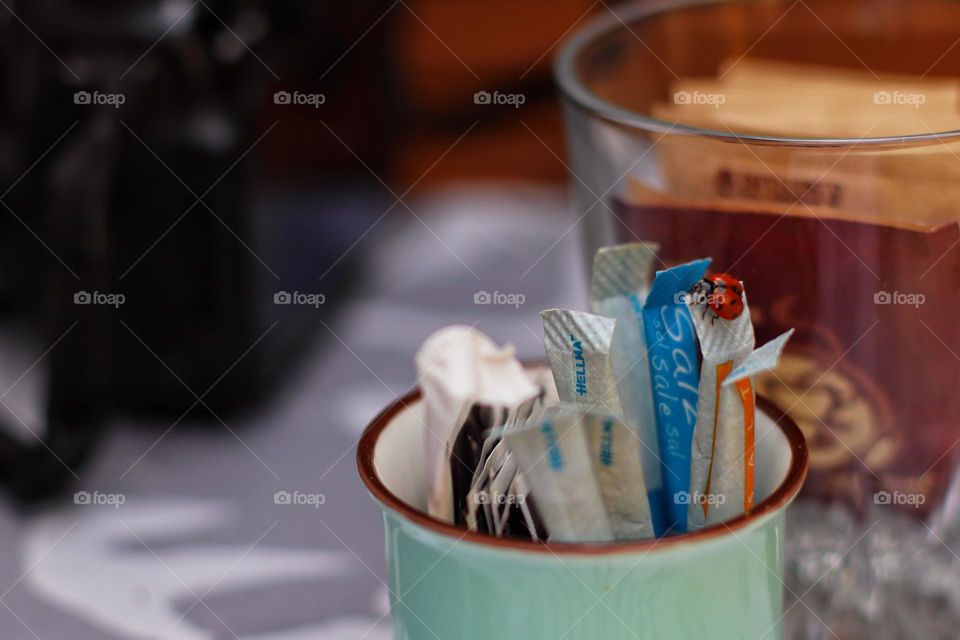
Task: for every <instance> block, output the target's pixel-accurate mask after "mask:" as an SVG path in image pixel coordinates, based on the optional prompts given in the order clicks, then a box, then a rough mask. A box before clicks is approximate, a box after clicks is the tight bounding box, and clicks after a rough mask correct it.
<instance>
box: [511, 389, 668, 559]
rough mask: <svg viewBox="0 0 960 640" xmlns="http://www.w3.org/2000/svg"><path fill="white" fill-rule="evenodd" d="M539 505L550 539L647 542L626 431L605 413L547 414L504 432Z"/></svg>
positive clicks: (563, 410)
mask: <svg viewBox="0 0 960 640" xmlns="http://www.w3.org/2000/svg"><path fill="white" fill-rule="evenodd" d="M503 437H504V441H505V442H506V443H507V445H508V446H509V447H510V450H511V452H512V453H513V454H514V455H515V456H516V459H517V462H518V464H519V466H520V470H521V472H522V477H523V478H524V480H525V481H526V482H527V483H529V486H530V489H531V492H532V493H533V495H534V496H535V497H536V499H537V503H536V504H537V509H538V511H539V514H540V517H541V518H542V520H543V523H544V526H545V528H546V530H547V533H548V534H549V539H550V540H555V541H564V542H600V541H609V540H634V539H640V538H648V537H651V536H652V535H653V528H652V527H651V525H650V512H649V510H647V509H646V495H645V494H644V493H642V492H638V491H637V489H636V487H637V486H640V487H641V488H642V485H643V469H642V468H641V465H640V463H639V460H640V454H639V451H637V448H636V442H637V441H636V438H635V436H634V434H633V432H632V429H631V428H630V427H628V426H627V425H626V424H624V422H623V421H622V420H621V419H619V418H617V417H615V416H614V415H612V414H610V413H608V412H606V411H597V410H593V409H590V408H588V407H586V406H583V405H570V404H561V405H554V406H552V407H548V408H547V409H545V410H544V412H543V414H542V415H541V416H540V417H539V418H538V419H536V420H531V422H530V423H528V425H527V426H526V427H523V428H520V429H512V430H510V431H505V432H504V435H503Z"/></svg>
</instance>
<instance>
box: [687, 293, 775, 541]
mask: <svg viewBox="0 0 960 640" xmlns="http://www.w3.org/2000/svg"><path fill="white" fill-rule="evenodd" d="M735 295H737V296H738V297H739V299H740V300H741V301H742V306H741V305H740V304H736V305H735V306H736V308H737V309H738V311H737V312H736V316H735V317H732V318H730V319H724V318H723V317H720V316H718V315H717V313H716V312H715V311H714V310H713V309H712V308H711V306H710V304H709V303H708V301H706V300H704V299H698V298H697V297H696V296H690V297H689V298H688V300H689V304H690V308H691V311H692V317H693V321H694V325H695V326H696V330H697V337H698V339H699V341H700V349H701V352H702V355H703V363H702V366H701V368H700V385H699V399H698V403H697V422H696V429H695V433H694V440H693V448H692V460H691V463H690V488H689V491H688V492H686V493H682V494H678V495H676V496H675V501H676V502H677V503H678V505H682V506H683V507H684V508H686V509H687V517H688V522H687V525H688V529H701V528H703V527H706V526H709V525H712V524H716V523H719V522H724V521H726V520H730V519H732V518H735V517H737V516H739V515H741V514H743V513H749V511H750V510H751V509H752V508H753V501H754V470H755V459H754V447H755V411H756V409H755V407H756V398H755V395H754V390H753V383H752V381H751V376H753V375H755V374H756V373H759V372H760V371H765V370H768V369H772V368H774V367H776V365H777V363H778V361H779V358H780V354H781V353H782V351H783V347H784V345H785V344H786V342H787V340H788V339H789V338H790V336H791V335H792V334H793V331H792V330H791V331H788V332H787V333H785V334H783V335H781V336H779V337H778V338H776V339H774V340H772V341H771V342H769V343H768V344H766V345H764V346H763V347H761V348H760V349H757V350H756V351H754V344H755V338H754V332H753V325H752V323H751V321H750V310H749V307H748V306H747V299H746V294H745V293H744V292H743V291H742V285H741V289H740V290H739V291H736V292H735ZM725 296H726V294H725ZM724 302H729V301H728V300H724ZM731 306H734V305H732V304H731ZM728 315H732V314H728Z"/></svg>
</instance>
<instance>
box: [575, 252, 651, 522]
mask: <svg viewBox="0 0 960 640" xmlns="http://www.w3.org/2000/svg"><path fill="white" fill-rule="evenodd" d="M658 248H659V247H658V245H656V244H650V243H643V242H636V243H629V244H621V245H617V246H613V247H603V248H601V249H600V250H599V251H597V253H596V255H595V256H594V259H593V278H592V281H591V284H590V307H591V310H592V311H593V312H594V313H595V314H597V315H601V316H606V317H609V318H613V319H615V320H616V326H615V327H614V335H613V346H612V348H611V353H610V359H611V363H612V365H613V370H614V373H615V375H616V379H617V381H618V383H617V387H618V395H619V397H620V409H621V411H622V414H623V418H624V420H625V421H626V422H627V424H628V425H629V426H630V427H632V428H634V429H635V430H636V433H637V435H638V436H639V438H640V442H641V444H642V446H641V451H640V453H641V459H642V461H643V477H644V482H645V484H646V486H647V497H648V502H649V504H650V516H651V518H652V520H653V529H654V532H655V533H656V535H658V536H659V535H662V534H663V533H664V530H665V529H666V524H665V523H666V514H665V512H664V509H665V501H664V497H663V477H662V470H661V465H660V456H659V444H658V441H657V422H656V416H655V414H654V406H653V390H652V388H651V383H650V364H649V359H648V357H647V341H646V333H645V331H644V326H643V304H644V302H645V301H646V297H647V293H648V292H649V289H650V280H651V275H652V267H653V261H654V260H655V259H656V252H657V250H658Z"/></svg>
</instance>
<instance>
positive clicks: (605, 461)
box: [600, 418, 613, 467]
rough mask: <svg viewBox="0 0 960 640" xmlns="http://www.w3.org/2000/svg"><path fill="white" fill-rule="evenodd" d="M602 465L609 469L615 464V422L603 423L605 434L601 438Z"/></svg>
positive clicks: (607, 421) (608, 420) (607, 420)
mask: <svg viewBox="0 0 960 640" xmlns="http://www.w3.org/2000/svg"><path fill="white" fill-rule="evenodd" d="M600 464H602V465H603V466H605V467H609V466H610V465H612V464H613V420H610V419H609V418H608V419H606V420H604V421H603V432H602V436H601V438H600Z"/></svg>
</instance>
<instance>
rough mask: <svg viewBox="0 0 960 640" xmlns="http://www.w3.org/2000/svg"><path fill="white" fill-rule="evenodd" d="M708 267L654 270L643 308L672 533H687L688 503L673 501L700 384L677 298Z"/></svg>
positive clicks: (687, 322)
mask: <svg viewBox="0 0 960 640" xmlns="http://www.w3.org/2000/svg"><path fill="white" fill-rule="evenodd" d="M709 266H710V259H709V258H707V259H703V260H695V261H694V262H689V263H687V264H681V265H678V266H676V267H673V268H672V269H667V270H666V271H658V272H657V276H656V278H654V280H653V285H652V286H651V287H650V293H649V294H648V295H647V300H646V302H645V303H644V305H643V322H644V325H643V326H644V330H645V332H646V338H647V357H648V359H649V362H650V382H651V384H652V386H653V401H654V409H655V411H654V413H655V415H656V419H657V437H658V439H659V444H660V460H661V463H662V464H661V469H662V471H663V494H662V500H663V501H664V511H665V512H666V514H667V518H668V523H667V526H668V527H670V531H671V532H676V533H682V532H684V531H686V530H687V505H686V504H677V501H676V500H674V499H673V498H674V496H675V495H676V494H677V493H678V492H689V491H690V449H691V446H692V443H693V428H694V426H695V425H696V421H697V396H698V392H699V383H700V356H699V350H698V348H697V334H696V331H695V329H694V327H693V319H692V318H691V317H690V310H689V309H688V308H687V305H686V304H685V303H684V301H683V300H682V299H681V298H682V296H678V294H684V293H686V292H687V291H689V290H690V288H691V287H693V285H694V284H696V283H697V282H698V281H699V280H700V279H701V278H703V276H704V274H706V272H707V268H708V267H709Z"/></svg>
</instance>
